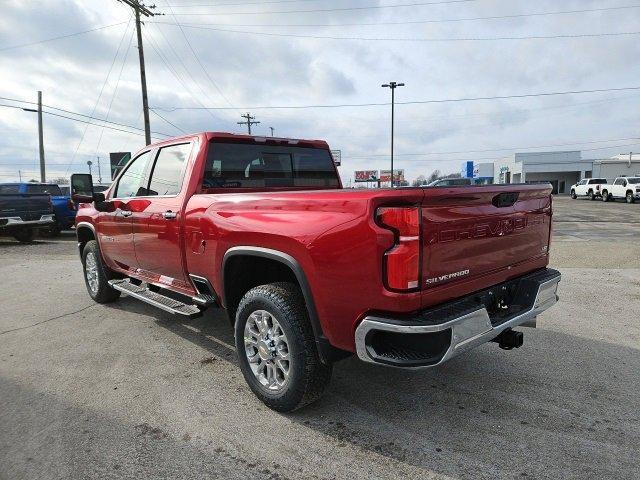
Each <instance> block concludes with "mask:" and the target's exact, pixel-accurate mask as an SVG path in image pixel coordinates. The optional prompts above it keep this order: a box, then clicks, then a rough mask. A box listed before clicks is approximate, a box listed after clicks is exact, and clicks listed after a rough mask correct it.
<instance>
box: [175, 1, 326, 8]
mask: <svg viewBox="0 0 640 480" xmlns="http://www.w3.org/2000/svg"><path fill="white" fill-rule="evenodd" d="M320 1H323V0H267V1H264V2H241V3H215V4H212V3H204V4H203V3H200V4H198V3H189V4H180V5H169V6H170V7H173V8H194V7H226V6H237V7H243V6H245V5H265V4H271V3H301V2H320Z"/></svg>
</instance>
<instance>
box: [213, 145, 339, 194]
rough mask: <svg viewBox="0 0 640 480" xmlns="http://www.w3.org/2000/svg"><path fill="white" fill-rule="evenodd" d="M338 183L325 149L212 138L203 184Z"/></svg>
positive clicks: (282, 184)
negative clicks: (230, 141)
mask: <svg viewBox="0 0 640 480" xmlns="http://www.w3.org/2000/svg"><path fill="white" fill-rule="evenodd" d="M338 186H339V182H338V174H337V172H336V169H335V166H334V165H333V159H332V158H331V155H330V154H329V151H328V150H322V149H319V148H303V147H290V146H282V147H281V146H272V145H254V144H242V143H219V142H214V143H212V145H211V148H210V149H209V152H208V156H207V167H206V170H205V174H204V178H203V181H202V187H203V188H263V187H323V188H336V187H338Z"/></svg>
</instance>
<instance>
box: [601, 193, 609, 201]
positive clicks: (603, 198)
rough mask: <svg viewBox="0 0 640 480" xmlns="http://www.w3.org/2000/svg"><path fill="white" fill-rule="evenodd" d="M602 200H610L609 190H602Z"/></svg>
mask: <svg viewBox="0 0 640 480" xmlns="http://www.w3.org/2000/svg"><path fill="white" fill-rule="evenodd" d="M602 201H603V202H608V201H609V192H607V191H606V190H603V191H602Z"/></svg>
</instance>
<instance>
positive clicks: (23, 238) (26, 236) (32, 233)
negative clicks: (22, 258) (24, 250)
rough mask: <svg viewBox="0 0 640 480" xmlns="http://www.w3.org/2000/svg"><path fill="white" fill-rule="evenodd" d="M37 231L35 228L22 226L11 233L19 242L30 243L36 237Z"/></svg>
mask: <svg viewBox="0 0 640 480" xmlns="http://www.w3.org/2000/svg"><path fill="white" fill-rule="evenodd" d="M37 233H38V232H37V230H36V229H35V228H22V229H20V230H17V231H16V232H15V233H14V234H13V238H15V239H16V240H18V241H19V242H20V243H31V242H33V240H34V239H35V238H36V234H37Z"/></svg>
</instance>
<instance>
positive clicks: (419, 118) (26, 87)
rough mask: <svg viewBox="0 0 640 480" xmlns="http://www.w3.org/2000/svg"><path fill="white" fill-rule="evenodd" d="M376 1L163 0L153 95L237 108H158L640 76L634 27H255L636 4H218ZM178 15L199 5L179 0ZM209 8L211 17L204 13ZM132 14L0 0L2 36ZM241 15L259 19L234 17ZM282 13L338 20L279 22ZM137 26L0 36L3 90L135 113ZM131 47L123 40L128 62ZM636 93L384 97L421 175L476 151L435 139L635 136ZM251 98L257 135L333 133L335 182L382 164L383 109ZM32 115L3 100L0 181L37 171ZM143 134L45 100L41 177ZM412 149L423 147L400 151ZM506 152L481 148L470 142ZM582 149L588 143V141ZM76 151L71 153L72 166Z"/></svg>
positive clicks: (522, 23)
mask: <svg viewBox="0 0 640 480" xmlns="http://www.w3.org/2000/svg"><path fill="white" fill-rule="evenodd" d="M173 3H175V2H172V4H173ZM205 3H206V2H205ZM376 5H383V4H382V3H380V2H371V1H370V0H352V1H349V0H335V1H332V2H331V3H323V2H308V3H307V2H300V3H284V4H273V3H265V4H264V5H246V6H219V7H198V8H178V7H177V6H176V7H174V8H173V13H175V14H176V15H175V17H174V16H173V15H172V12H171V9H169V7H167V3H166V2H165V1H164V0H161V1H159V2H158V11H162V12H163V13H165V15H164V16H161V17H156V18H154V19H151V20H149V19H147V20H146V23H145V25H144V27H143V30H144V32H145V37H144V41H145V56H146V59H147V75H148V84H149V99H150V104H151V105H152V106H153V107H158V108H168V109H170V108H171V107H201V106H207V107H229V106H230V105H231V106H233V107H235V108H234V109H229V110H211V111H209V112H207V111H206V110H158V112H159V113H161V114H162V115H163V116H165V117H166V118H167V119H168V120H169V121H171V122H172V123H174V124H176V125H178V126H179V127H181V128H182V129H183V130H185V131H190V132H191V131H203V130H223V131H235V132H239V131H242V127H241V126H239V125H237V123H236V122H237V121H239V120H241V119H240V117H239V114H240V113H243V112H241V111H240V108H242V107H247V106H256V105H295V104H332V103H378V102H386V101H388V100H389V91H388V89H382V88H380V84H381V83H385V82H388V81H391V80H395V81H401V82H404V83H405V84H406V86H405V87H403V88H401V89H398V90H397V91H396V94H397V98H398V99H399V100H400V101H402V100H424V99H438V98H440V99H441V98H457V97H466V96H476V95H505V94H506V95H508V94H518V93H530V92H538V91H554V90H569V89H582V88H585V89H586V88H601V87H605V88H606V87H618V86H631V85H636V84H637V83H638V81H637V79H638V78H640V65H639V64H638V63H637V62H636V61H635V59H637V58H638V56H639V55H640V42H638V37H637V36H622V37H597V38H591V39H555V40H520V41H502V42H486V41H485V42H480V41H478V42H438V43H420V42H392V41H354V40H327V39H313V38H292V37H287V38H278V37H265V36H259V35H254V34H252V33H250V32H282V33H295V34H303V35H320V36H344V37H368V38H382V37H384V38H409V37H430V38H443V37H497V36H526V35H557V34H567V33H597V32H616V31H634V30H637V21H638V18H639V16H640V9H626V10H612V11H607V12H591V13H588V12H587V13H581V14H577V13H576V14H565V15H549V16H540V17H520V18H515V19H503V20H484V21H459V22H442V23H422V24H403V25H379V26H375V25H374V26H345V25H342V24H345V23H376V22H406V21H420V20H437V19H455V18H472V17H485V16H493V15H510V14H523V13H525V14H526V13H531V12H545V11H557V10H579V9H589V8H601V7H603V6H609V4H608V3H605V4H602V2H599V1H596V0H584V1H581V0H568V1H566V2H562V4H561V5H560V4H558V2H555V1H552V0H541V1H539V2H533V3H532V2H518V3H514V2H507V3H506V4H504V3H501V4H496V3H495V2H486V1H478V2H468V3H465V4H451V5H431V6H413V7H398V8H380V9H363V10H336V11H324V12H318V11H316V12H308V13H304V12H302V13H289V14H260V15H225V14H229V13H239V12H259V11H290V10H318V9H321V10H322V9H331V8H333V9H340V8H353V7H365V6H376ZM612 5H615V4H612ZM188 12H191V13H198V15H179V14H181V13H188ZM205 13H216V15H203V14H205ZM130 16H131V11H130V9H129V8H128V7H126V6H125V5H123V4H122V3H120V2H115V1H113V2H103V1H99V0H91V1H90V0H86V1H81V0H77V1H72V0H63V1H62V2H60V1H54V0H45V1H41V2H38V4H37V5H35V4H33V2H21V1H17V0H15V1H9V2H4V3H3V7H2V16H1V17H0V48H2V47H6V46H12V45H18V44H22V43H28V42H34V41H38V40H41V39H46V38H48V37H53V36H57V35H64V34H67V33H72V32H75V31H80V30H87V29H90V28H94V27H96V26H102V25H110V24H114V23H118V22H126V21H127V20H128V19H129V18H130ZM176 19H178V21H179V22H180V23H182V24H184V25H185V26H184V27H183V29H182V30H181V29H180V28H179V27H178V26H176V25H165V24H160V23H155V24H154V23H153V22H165V23H174V24H175V23H176ZM196 23H199V24H201V26H203V25H202V24H205V23H216V24H222V25H223V26H225V28H227V29H233V30H242V31H245V32H246V33H230V32H220V31H213V30H206V29H202V28H193V27H191V26H186V25H187V24H196ZM248 24H252V25H258V24H259V25H261V26H246V25H248ZM289 24H296V25H301V24H307V25H308V24H313V25H318V24H329V25H333V26H326V27H324V26H317V27H316V26H314V27H304V26H302V27H285V26H283V25H289ZM204 26H205V27H207V26H206V25H204ZM213 28H216V27H213ZM131 34H132V25H131V24H129V26H128V27H127V26H126V24H123V25H118V26H114V27H110V28H106V29H104V30H99V31H96V32H92V33H87V34H84V35H79V36H75V37H70V38H66V39H61V40H56V41H52V42H46V43H41V44H38V45H34V46H30V47H24V48H20V49H13V50H4V51H0V71H1V72H2V75H1V76H0V96H3V97H10V98H18V99H27V100H32V101H33V100H35V98H36V91H37V90H42V91H43V94H44V99H45V103H46V104H49V105H54V106H57V107H60V108H65V109H68V110H72V111H77V112H82V113H85V114H90V113H91V112H92V111H93V109H94V107H95V110H96V115H98V116H105V115H107V113H108V114H109V118H110V119H111V120H113V121H116V122H121V123H126V124H129V125H135V126H137V127H142V115H141V97H140V79H139V72H138V58H137V49H136V48H135V37H133V44H130V41H129V40H130V39H131V38H132V37H131ZM185 36H186V39H185ZM187 40H188V42H189V43H187ZM121 42H122V46H121V48H120V50H119V52H118V55H117V56H116V51H117V50H118V45H119V44H120V43H121ZM189 44H190V45H189ZM192 49H193V51H195V54H196V55H197V58H198V59H197V60H196V57H195V56H194V54H193V52H192ZM125 52H128V54H127V59H126V62H124V56H125ZM114 57H115V60H114ZM112 65H113V66H112ZM120 71H122V75H121V76H120ZM108 72H110V73H109V75H108V76H107V73H108ZM105 79H106V82H105ZM118 79H119V80H118ZM116 85H117V89H116ZM103 86H104V88H103ZM101 90H102V95H100V91H101ZM221 92H222V93H221ZM9 103H11V102H9ZM110 104H111V105H112V106H111V109H110V110H109V105H110ZM636 105H637V96H634V94H633V92H626V93H621V92H618V93H603V94H594V95H580V96H578V95H575V96H565V97H549V98H544V97H540V98H530V99H521V100H500V101H491V102H473V103H445V104H425V105H399V106H398V107H397V110H396V143H395V144H396V152H397V154H398V157H397V158H396V165H397V166H398V167H400V168H405V170H406V171H407V174H408V176H410V177H415V176H417V175H418V174H428V173H429V172H430V171H431V170H432V169H435V168H438V169H440V170H442V171H445V172H449V171H451V172H452V171H457V170H458V169H459V166H460V164H461V163H462V161H463V160H466V159H473V158H478V157H479V156H478V155H474V154H462V153H461V154H440V153H439V152H460V151H468V150H482V149H497V148H504V147H512V146H519V145H520V146H534V145H546V144H552V143H563V142H566V143H568V142H571V141H580V140H582V141H589V140H594V139H595V140H597V139H605V138H622V137H627V136H635V135H636V132H635V131H634V128H633V126H634V125H636V124H637V108H636ZM252 113H253V114H254V115H256V116H257V117H258V120H260V121H261V123H260V124H259V125H258V126H256V131H257V133H263V134H266V133H267V132H268V131H269V130H268V127H269V126H273V127H274V128H275V129H276V134H277V135H281V136H292V137H310V138H325V139H327V140H328V141H329V142H330V144H331V145H332V146H333V147H334V148H338V149H341V150H342V154H343V155H342V156H343V167H341V171H342V173H343V176H344V178H345V179H348V178H349V177H351V175H352V174H353V173H352V172H353V170H356V169H361V168H379V169H382V168H387V166H388V163H389V159H388V157H387V156H386V155H387V154H388V152H389V133H390V132H389V130H390V129H389V124H390V109H389V107H388V106H380V107H366V108H340V109H305V110H255V111H253V112H252ZM151 122H152V129H153V130H155V131H159V132H165V133H169V134H179V133H180V132H179V131H178V130H177V129H175V128H174V127H173V126H171V125H170V124H167V123H165V122H164V121H163V120H161V119H160V118H159V117H157V116H155V115H153V114H152V116H151ZM35 125H36V124H35V116H34V115H33V114H31V113H27V112H22V111H21V110H13V109H6V108H0V175H4V176H2V177H0V180H2V179H8V178H10V177H9V175H17V170H18V169H19V168H20V169H22V167H24V169H25V170H26V169H29V170H34V169H36V170H37V167H36V165H37V163H35V161H36V159H37V135H36V134H35ZM85 130H86V133H85ZM143 138H144V137H143V136H141V135H133V134H125V133H121V132H115V131H112V130H104V131H102V129H101V128H99V127H96V126H89V127H86V125H84V124H81V123H75V122H71V121H69V120H66V119H62V118H56V117H52V116H47V115H45V146H46V152H47V163H48V164H49V170H50V171H51V173H52V176H54V174H55V176H59V175H61V174H64V173H65V172H66V173H67V174H68V173H70V172H72V171H76V170H78V169H82V170H86V160H87V159H94V158H95V157H96V156H100V157H101V158H106V157H107V156H108V153H109V152H110V151H135V150H137V149H138V148H140V147H141V146H142V144H143ZM577 148H579V146H577ZM76 150H77V154H75V152H76ZM408 153H421V154H422V155H418V156H408V155H403V154H408ZM436 153H438V154H436ZM500 153H501V152H497V153H495V154H494V153H490V154H482V157H489V156H498V155H500ZM591 153H593V155H592V156H606V155H609V154H614V153H617V149H616V148H612V149H611V150H610V151H609V150H603V151H595V152H591ZM585 156H590V155H589V154H588V153H587V152H585ZM70 162H73V164H72V165H69V163H70ZM35 173H37V171H36V172H35Z"/></svg>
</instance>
